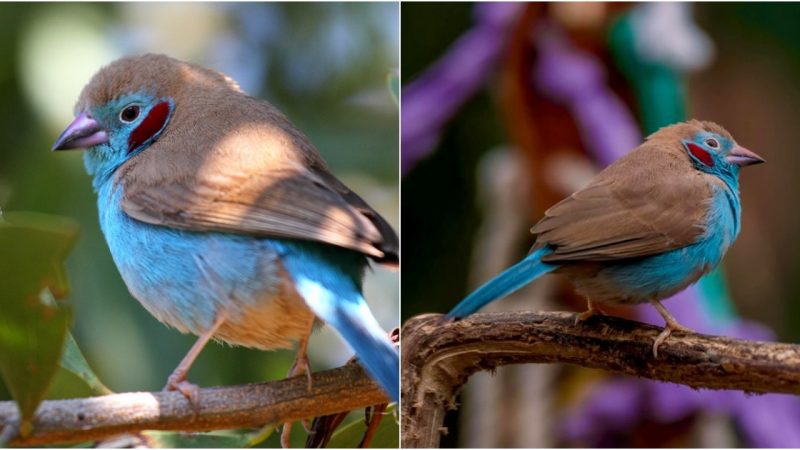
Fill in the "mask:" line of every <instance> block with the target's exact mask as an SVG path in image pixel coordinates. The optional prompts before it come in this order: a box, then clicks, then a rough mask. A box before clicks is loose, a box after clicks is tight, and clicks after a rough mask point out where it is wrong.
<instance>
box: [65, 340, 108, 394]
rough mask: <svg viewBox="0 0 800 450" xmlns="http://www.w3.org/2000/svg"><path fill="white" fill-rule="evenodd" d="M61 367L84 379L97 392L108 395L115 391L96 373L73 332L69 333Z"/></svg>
mask: <svg viewBox="0 0 800 450" xmlns="http://www.w3.org/2000/svg"><path fill="white" fill-rule="evenodd" d="M61 367H63V368H65V369H67V370H69V371H70V372H72V373H74V374H75V375H77V376H78V378H80V379H82V380H83V381H84V382H86V384H87V385H88V386H89V387H90V388H91V389H92V390H93V391H94V392H95V393H97V394H101V395H108V394H113V393H114V391H112V390H111V389H109V388H108V387H106V385H105V384H103V382H102V381H100V378H98V377H97V375H95V373H94V372H93V371H92V368H91V367H89V363H88V362H87V361H86V358H85V357H84V356H83V353H81V349H80V348H78V344H77V343H76V342H75V338H74V337H72V333H67V339H66V342H65V344H64V354H62V355H61Z"/></svg>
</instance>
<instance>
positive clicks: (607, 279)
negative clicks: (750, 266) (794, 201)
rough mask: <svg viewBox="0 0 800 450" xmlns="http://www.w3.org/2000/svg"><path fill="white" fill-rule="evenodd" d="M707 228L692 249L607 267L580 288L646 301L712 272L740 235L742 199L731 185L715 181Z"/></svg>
mask: <svg viewBox="0 0 800 450" xmlns="http://www.w3.org/2000/svg"><path fill="white" fill-rule="evenodd" d="M711 187H712V192H713V196H712V200H711V203H710V204H709V209H708V215H707V219H706V220H707V222H706V223H707V226H706V231H705V233H704V234H703V235H702V237H701V238H700V239H699V240H698V241H697V242H695V243H694V244H692V245H689V246H687V247H684V248H681V249H677V250H672V251H669V252H665V253H661V254H658V255H655V256H650V257H646V258H639V259H635V260H630V261H625V262H622V263H616V264H610V265H607V266H605V267H604V268H602V269H601V270H600V271H599V272H598V273H597V274H596V276H595V277H592V278H591V279H582V280H581V279H576V280H574V281H575V283H576V287H577V288H578V291H579V292H581V293H582V294H583V295H585V296H587V297H588V298H591V299H592V300H596V301H600V302H608V303H641V302H646V301H648V300H650V299H657V300H658V299H663V298H666V297H669V296H671V295H673V294H675V293H677V292H679V291H681V290H683V289H684V288H685V287H686V286H688V285H690V284H692V283H694V282H695V281H697V280H698V279H699V278H700V277H701V276H703V275H705V274H706V273H708V272H710V271H711V270H713V269H714V268H715V267H716V266H717V265H718V264H719V263H720V261H721V260H722V257H723V256H724V255H725V253H726V252H727V251H728V248H729V247H730V245H731V244H732V243H733V241H734V240H735V239H736V236H737V235H738V234H739V220H740V217H739V211H740V208H739V207H738V205H739V198H738V195H737V193H736V192H734V191H731V190H730V189H729V188H728V187H727V186H726V187H722V186H718V185H716V184H712V185H711Z"/></svg>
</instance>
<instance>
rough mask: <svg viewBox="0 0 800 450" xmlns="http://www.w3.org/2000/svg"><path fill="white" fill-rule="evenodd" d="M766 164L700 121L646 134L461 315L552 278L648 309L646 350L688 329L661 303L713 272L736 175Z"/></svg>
mask: <svg viewBox="0 0 800 450" xmlns="http://www.w3.org/2000/svg"><path fill="white" fill-rule="evenodd" d="M761 162H764V160H763V159H762V158H761V157H760V156H758V155H756V154H755V153H753V152H752V151H750V150H747V149H746V148H744V147H742V146H740V145H738V144H737V143H736V141H734V139H733V137H732V136H731V135H730V133H728V132H727V131H726V130H725V129H724V128H722V127H721V126H719V125H717V124H715V123H712V122H704V121H698V120H691V121H689V122H685V123H679V124H675V125H672V126H669V127H665V128H662V129H661V130H659V131H657V132H655V133H653V134H652V135H651V136H650V137H648V138H647V139H646V141H645V142H644V143H643V144H642V145H640V146H639V147H638V148H636V149H634V150H633V151H631V152H630V153H628V154H627V155H625V156H624V157H622V158H620V159H619V160H617V161H615V162H614V163H613V164H611V165H610V166H608V167H607V168H606V169H605V170H603V171H602V172H600V173H599V174H598V175H597V176H596V177H595V178H594V179H593V180H592V181H591V182H590V183H589V185H588V186H587V187H585V188H583V189H581V190H579V191H578V192H575V193H574V194H572V195H571V196H569V197H567V198H566V199H564V200H562V201H561V202H559V203H557V204H556V205H555V206H553V207H552V208H550V209H548V210H547V211H546V212H545V216H544V218H542V219H541V220H540V221H539V223H537V224H536V225H535V226H534V227H533V228H532V229H531V232H532V233H533V234H534V236H535V238H536V241H535V243H534V245H533V248H532V249H531V251H530V253H529V254H528V256H527V257H525V258H524V259H523V260H522V261H520V262H518V263H516V264H515V265H513V266H511V267H510V268H508V269H506V270H505V271H504V272H502V273H501V274H500V275H498V276H496V277H495V278H493V279H492V280H490V281H488V282H487V283H486V284H484V285H483V286H481V287H479V288H478V289H476V290H475V291H474V292H472V293H471V294H469V295H468V296H467V297H466V298H465V299H464V300H462V301H461V302H460V303H459V304H458V305H456V307H455V308H453V309H452V310H451V311H450V312H449V313H448V317H449V318H455V319H458V318H462V317H465V316H467V315H469V314H472V313H473V312H475V311H477V310H478V309H480V308H481V307H483V306H484V305H486V304H488V303H490V302H492V301H494V300H497V299H499V298H501V297H504V296H506V295H508V294H510V293H512V292H514V291H516V290H517V289H519V288H521V287H522V286H524V285H526V284H528V283H530V282H531V281H533V280H535V279H536V278H538V277H540V276H542V275H544V274H546V273H550V272H555V273H560V274H563V275H565V276H566V277H567V278H568V279H569V280H570V281H571V282H572V284H573V285H574V286H575V289H576V291H577V292H578V293H579V294H581V295H583V296H584V297H586V298H587V299H588V309H587V310H586V311H585V312H584V313H582V314H581V315H580V316H578V320H585V319H587V318H589V317H591V316H592V315H594V314H596V313H597V312H598V311H599V307H598V305H602V304H610V305H635V304H640V303H650V304H652V305H653V307H655V308H656V310H658V312H659V313H660V314H661V316H662V317H663V318H664V321H665V322H666V326H665V327H664V330H663V331H662V333H661V334H660V335H659V336H658V337H657V338H656V340H655V343H654V345H653V354H654V356H656V357H657V356H658V347H659V345H660V344H661V343H662V342H663V341H664V340H665V339H666V338H667V337H669V335H670V333H671V332H672V331H675V330H686V329H685V328H684V327H682V326H681V325H680V324H679V323H678V322H677V321H676V320H675V319H674V318H673V317H672V316H671V315H670V314H669V312H668V311H667V310H666V308H664V306H663V305H662V304H661V300H663V299H665V298H667V297H670V296H671V295H673V294H675V293H677V292H679V291H681V290H683V289H684V288H686V287H687V286H689V285H690V284H692V283H694V282H696V281H697V280H698V279H700V277H702V276H703V275H705V274H706V273H708V272H710V271H711V270H713V269H714V268H715V267H716V266H717V264H719V262H720V261H721V260H722V258H723V256H724V255H725V253H726V252H727V251H728V248H729V247H730V246H731V244H733V242H734V240H736V237H737V236H738V234H739V229H740V217H741V204H740V201H739V169H740V168H741V167H744V166H748V165H751V164H757V163H761Z"/></svg>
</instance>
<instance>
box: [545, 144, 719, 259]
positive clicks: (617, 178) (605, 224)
mask: <svg viewBox="0 0 800 450" xmlns="http://www.w3.org/2000/svg"><path fill="white" fill-rule="evenodd" d="M651 152H652V150H651ZM653 156H660V157H659V158H655V159H654V158H653ZM685 163H686V162H685V161H683V160H681V159H679V158H677V157H674V156H672V155H669V154H667V155H663V154H662V155H653V154H652V153H648V150H647V149H646V148H641V149H639V150H636V151H634V152H632V153H630V154H629V155H627V156H626V157H625V158H624V159H622V160H620V161H618V162H617V163H615V164H613V165H612V166H609V168H608V169H606V170H605V171H603V172H601V173H600V174H599V175H598V176H597V178H596V179H595V181H594V182H593V183H592V184H591V185H589V186H587V187H586V188H584V189H582V190H580V191H578V192H576V193H575V194H573V195H571V196H570V197H567V198H566V199H564V200H562V201H561V202H559V203H557V204H556V205H554V206H553V207H552V208H550V209H549V210H547V211H546V212H545V217H544V218H543V219H542V220H541V221H540V222H539V223H537V224H536V225H535V226H534V227H533V228H532V229H531V232H532V233H534V234H535V235H536V244H535V245H534V249H538V248H541V247H544V246H550V247H551V248H553V253H551V254H549V255H547V256H546V257H545V258H543V260H544V261H545V262H551V263H552V262H570V261H573V262H574V261H613V260H620V259H627V258H637V257H643V256H649V255H654V254H658V253H663V252H666V251H670V250H674V249H678V248H681V247H685V246H687V245H690V244H692V243H694V242H696V241H697V239H698V238H699V237H700V236H701V235H702V234H703V233H704V232H705V226H706V211H707V204H708V202H709V201H710V198H711V192H710V186H709V183H708V181H707V180H706V179H705V176H706V175H704V174H702V173H700V172H698V171H696V170H692V169H691V167H686V166H685ZM687 169H688V170H687Z"/></svg>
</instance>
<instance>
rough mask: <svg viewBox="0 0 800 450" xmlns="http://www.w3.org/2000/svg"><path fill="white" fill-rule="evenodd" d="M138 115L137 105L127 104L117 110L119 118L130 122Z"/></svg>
mask: <svg viewBox="0 0 800 450" xmlns="http://www.w3.org/2000/svg"><path fill="white" fill-rule="evenodd" d="M138 117H139V105H128V106H126V107H125V109H123V110H122V111H120V112H119V120H121V121H123V122H126V123H131V122H133V121H134V120H136V119H137V118H138Z"/></svg>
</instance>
